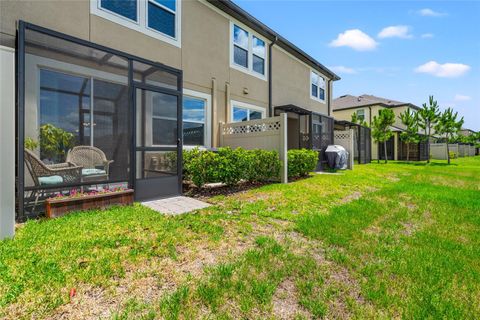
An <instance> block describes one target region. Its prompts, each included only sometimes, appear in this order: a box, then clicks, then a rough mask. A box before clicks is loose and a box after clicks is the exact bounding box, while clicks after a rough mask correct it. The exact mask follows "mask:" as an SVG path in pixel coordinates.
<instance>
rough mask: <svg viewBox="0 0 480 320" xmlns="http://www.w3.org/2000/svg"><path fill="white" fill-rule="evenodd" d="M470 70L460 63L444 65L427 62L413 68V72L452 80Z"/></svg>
mask: <svg viewBox="0 0 480 320" xmlns="http://www.w3.org/2000/svg"><path fill="white" fill-rule="evenodd" d="M468 70H470V66H469V65H466V64H462V63H449V62H448V63H444V64H440V63H438V62H436V61H429V62H427V63H425V64H422V65H421V66H418V67H417V68H415V72H418V73H428V74H431V75H434V76H436V77H442V78H453V77H459V76H461V75H464V74H465V73H466V72H468Z"/></svg>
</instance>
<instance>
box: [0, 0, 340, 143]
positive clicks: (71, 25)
mask: <svg viewBox="0 0 480 320" xmlns="http://www.w3.org/2000/svg"><path fill="white" fill-rule="evenodd" d="M181 12H182V19H181V24H182V27H181V48H179V47H176V46H173V45H171V44H168V43H166V42H163V41H161V40H159V39H156V38H153V37H150V36H148V35H146V34H143V33H141V32H138V31H135V30H132V29H129V28H127V27H125V26H122V25H120V24H117V23H115V22H112V21H110V20H107V19H104V18H102V17H99V16H97V15H94V14H91V13H90V2H89V1H88V0H81V1H75V0H73V1H61V0H48V1H47V0H27V1H0V33H1V35H2V39H7V38H9V39H10V40H9V41H10V44H9V45H10V46H13V42H12V40H11V39H14V37H15V33H16V28H17V23H18V21H19V20H24V21H27V22H30V23H33V24H37V25H40V26H42V27H46V28H49V29H52V30H55V31H59V32H62V33H65V34H68V35H71V36H75V37H78V38H81V39H84V40H88V41H91V42H94V43H97V44H100V45H104V46H107V47H110V48H113V49H117V50H120V51H123V52H126V53H129V54H132V55H136V56H139V57H142V58H145V59H148V60H152V61H156V62H160V63H163V64H165V65H168V66H171V67H175V68H178V69H182V70H183V75H184V78H183V80H184V88H185V89H190V90H195V91H199V92H202V93H207V94H212V79H215V81H216V84H217V85H216V91H215V95H216V101H212V105H214V106H216V110H215V112H213V113H215V114H216V118H215V119H216V121H215V120H214V121H213V122H212V123H213V125H214V128H213V129H212V130H213V132H216V131H217V130H218V122H219V121H224V122H228V121H229V119H228V113H229V109H227V108H229V101H231V100H236V101H240V102H245V103H248V104H252V105H256V106H259V107H263V108H264V109H265V114H266V115H268V110H267V109H268V81H265V80H262V79H259V78H257V77H255V76H252V75H250V74H247V73H245V72H241V71H238V70H236V69H234V68H231V67H230V20H231V18H230V17H229V16H227V15H226V14H224V13H220V12H218V10H216V9H214V8H213V7H212V6H211V5H209V4H206V3H205V2H203V1H182V10H181ZM4 42H5V41H4ZM266 46H267V51H268V41H267V43H266ZM272 54H273V61H272V63H273V68H272V69H273V83H272V89H273V105H274V106H275V105H284V104H295V105H298V106H300V107H302V108H306V109H309V110H313V111H316V112H319V113H322V114H328V107H327V103H328V99H327V101H326V103H321V102H318V101H315V100H313V99H311V98H310V70H311V68H310V67H309V66H307V65H306V64H304V63H303V62H300V61H299V60H297V59H296V58H294V57H293V56H291V55H289V54H287V53H286V52H284V51H283V50H281V49H279V48H276V47H274V49H273V52H272ZM267 55H268V52H267ZM267 65H268V61H267V62H266V66H267ZM267 72H268V68H266V73H267ZM317 72H318V70H317ZM324 77H325V79H328V78H327V77H326V76H325V75H324ZM227 85H228V86H229V90H228V92H227V89H226V87H227ZM326 91H327V92H326V97H328V96H329V95H330V96H331V91H332V90H331V88H328V87H327V90H326ZM212 136H214V135H212ZM214 139H215V138H214Z"/></svg>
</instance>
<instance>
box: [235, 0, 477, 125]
mask: <svg viewBox="0 0 480 320" xmlns="http://www.w3.org/2000/svg"><path fill="white" fill-rule="evenodd" d="M235 2H236V3H237V4H239V5H240V6H241V7H242V8H243V9H245V10H247V11H248V12H249V13H251V14H252V15H253V16H255V17H256V18H258V19H259V20H261V21H262V22H264V23H265V24H266V25H268V26H269V27H271V28H272V29H274V30H275V31H277V32H278V33H280V34H281V35H282V36H284V37H285V38H287V39H288V40H290V41H292V42H293V43H295V44H296V45H297V46H298V47H300V48H301V49H303V50H304V51H306V52H307V53H309V54H310V55H311V56H313V57H314V58H315V59H317V60H318V61H320V62H321V63H322V64H324V65H325V66H327V67H329V68H332V70H334V71H335V72H337V74H338V75H339V76H340V77H341V78H342V80H340V81H337V82H335V84H334V92H333V93H334V97H338V96H340V95H343V94H353V95H361V94H364V93H367V94H373V95H377V96H381V97H386V98H390V99H394V100H400V101H405V102H411V103H414V104H416V105H418V106H421V105H422V103H424V102H427V101H428V96H429V95H431V94H433V95H434V97H435V98H436V100H438V102H439V104H440V106H441V108H442V109H444V108H446V107H453V108H454V109H455V110H456V111H458V113H459V114H460V115H461V116H464V117H465V125H464V127H467V128H470V129H473V130H476V131H477V130H480V1H471V2H466V1H455V2H453V1H451V2H446V1H287V0H283V1H281V0H235Z"/></svg>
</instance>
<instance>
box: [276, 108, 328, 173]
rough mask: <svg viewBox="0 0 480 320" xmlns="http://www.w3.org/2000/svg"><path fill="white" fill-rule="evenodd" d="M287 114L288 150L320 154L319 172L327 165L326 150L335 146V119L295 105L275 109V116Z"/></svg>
mask: <svg viewBox="0 0 480 320" xmlns="http://www.w3.org/2000/svg"><path fill="white" fill-rule="evenodd" d="M281 113H286V114H287V148H288V149H302V148H306V149H313V150H315V151H318V152H319V161H318V166H317V170H321V169H322V167H323V165H324V164H325V163H326V158H325V150H326V149H327V147H328V146H329V145H331V144H333V125H334V120H333V118H331V117H329V116H326V115H323V114H319V113H315V112H312V111H310V110H307V109H303V108H300V107H297V106H295V105H284V106H278V107H275V116H278V115H280V114H281Z"/></svg>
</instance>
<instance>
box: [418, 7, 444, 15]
mask: <svg viewBox="0 0 480 320" xmlns="http://www.w3.org/2000/svg"><path fill="white" fill-rule="evenodd" d="M417 13H418V14H419V15H421V16H424V17H443V16H446V15H447V14H446V13H444V12H438V11H434V10H432V9H429V8H425V9H421V10H418V11H417Z"/></svg>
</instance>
